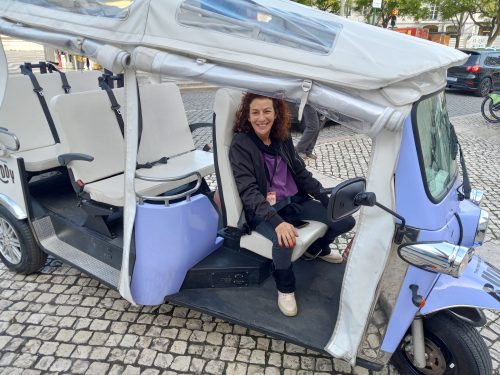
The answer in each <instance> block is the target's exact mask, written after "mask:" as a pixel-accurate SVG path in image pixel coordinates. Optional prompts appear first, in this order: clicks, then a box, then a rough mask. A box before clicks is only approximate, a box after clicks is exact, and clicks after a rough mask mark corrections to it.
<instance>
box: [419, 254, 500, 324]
mask: <svg viewBox="0 0 500 375" xmlns="http://www.w3.org/2000/svg"><path fill="white" fill-rule="evenodd" d="M454 307H479V308H485V309H494V310H500V271H499V270H498V269H497V268H496V267H494V266H493V265H491V264H489V263H488V262H486V261H484V260H483V259H481V258H480V257H479V256H477V255H476V256H474V257H473V258H472V260H471V261H470V262H469V265H468V266H467V268H466V270H465V271H464V273H463V274H462V275H461V276H460V277H459V278H458V279H457V278H454V277H451V276H449V275H440V276H439V278H438V280H437V281H436V284H435V285H434V288H433V289H432V291H431V292H430V293H429V295H428V296H427V302H426V304H425V306H424V307H423V308H422V309H421V311H420V313H421V314H422V315H427V314H430V313H433V312H436V311H439V310H443V309H450V308H454Z"/></svg>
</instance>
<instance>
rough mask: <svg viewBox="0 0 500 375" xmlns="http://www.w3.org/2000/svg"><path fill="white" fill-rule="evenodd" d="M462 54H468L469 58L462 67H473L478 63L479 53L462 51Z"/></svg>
mask: <svg viewBox="0 0 500 375" xmlns="http://www.w3.org/2000/svg"><path fill="white" fill-rule="evenodd" d="M462 52H464V53H467V54H469V58H468V59H467V61H466V62H465V63H464V64H463V65H474V64H477V63H478V62H479V56H480V55H479V53H471V52H470V51H462Z"/></svg>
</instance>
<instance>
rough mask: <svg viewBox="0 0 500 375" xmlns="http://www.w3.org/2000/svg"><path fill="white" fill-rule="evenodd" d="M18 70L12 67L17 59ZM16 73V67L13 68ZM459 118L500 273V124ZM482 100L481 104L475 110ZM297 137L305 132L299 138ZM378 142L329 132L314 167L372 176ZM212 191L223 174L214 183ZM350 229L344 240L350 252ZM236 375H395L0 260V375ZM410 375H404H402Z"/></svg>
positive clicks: (462, 101) (493, 317)
mask: <svg viewBox="0 0 500 375" xmlns="http://www.w3.org/2000/svg"><path fill="white" fill-rule="evenodd" d="M13 64H14V63H13ZM12 69H14V65H12ZM449 97H450V99H449V100H448V102H449V108H450V113H451V121H452V123H453V124H454V125H455V127H456V130H457V134H458V136H459V140H460V142H461V144H462V147H463V150H464V153H465V155H466V161H467V166H468V171H469V174H470V178H471V183H472V185H473V187H475V188H478V189H481V190H483V191H484V192H485V193H486V195H485V198H484V204H483V206H484V207H485V209H487V210H488V211H489V213H490V224H489V229H488V232H487V237H486V243H485V246H484V249H482V250H480V254H481V255H482V256H484V257H485V258H486V259H487V260H488V261H489V262H491V263H492V264H494V265H495V266H496V267H500V203H499V201H498V197H499V196H500V173H499V171H500V125H492V124H489V123H487V122H485V121H484V120H482V118H481V116H480V115H479V114H477V113H474V108H475V109H476V111H475V112H478V111H479V106H480V100H479V102H477V101H476V99H477V98H473V97H471V96H466V95H462V94H452V95H451V96H449ZM183 99H184V102H185V106H186V112H187V115H188V119H189V122H190V123H198V122H211V121H212V115H213V113H212V110H211V108H212V104H213V91H185V92H184V94H183ZM477 103H479V104H477ZM194 134H195V139H196V145H197V147H199V148H201V147H203V146H204V145H205V144H207V143H211V134H210V132H209V131H208V130H206V129H199V130H196V131H195V133H194ZM292 135H293V137H294V139H297V138H298V137H300V133H297V132H293V134H292ZM370 149H371V141H370V139H369V138H367V137H366V136H362V135H359V134H355V133H353V132H352V131H350V130H349V129H347V128H345V127H343V126H328V127H325V128H324V129H323V130H322V131H321V134H320V138H319V141H318V143H317V145H316V148H315V151H314V152H315V154H316V155H317V159H316V160H312V159H308V161H307V164H308V167H309V168H310V169H311V170H313V171H315V172H317V173H321V174H323V175H325V176H327V177H331V178H335V179H347V178H350V177H355V176H361V175H365V174H366V170H367V168H368V163H369V157H370ZM208 181H209V185H210V186H211V187H212V188H213V187H215V185H216V182H215V178H214V176H212V177H211V178H209V179H208ZM352 235H353V234H352V233H348V234H347V235H345V236H343V237H341V238H339V239H337V240H336V243H335V244H334V247H335V248H337V249H338V250H340V251H342V250H343V249H344V247H345V245H346V244H347V242H348V240H349V238H351V237H352ZM485 313H486V315H487V317H488V323H487V325H486V326H485V327H482V328H481V329H480V332H481V335H482V336H483V338H484V340H485V341H486V343H487V344H488V347H489V349H490V353H491V356H492V358H493V369H494V374H500V338H499V336H500V317H499V315H498V314H497V313H493V312H491V311H485ZM56 373H64V374H90V375H101V374H116V375H121V374H127V375H132V374H144V375H174V374H228V375H258V374H262V375H278V374H282V375H327V374H336V375H344V374H357V375H376V374H379V375H389V374H393V375H396V374H398V373H397V372H396V370H394V369H393V368H392V367H391V366H389V367H387V368H386V369H384V370H383V371H381V372H373V371H368V370H366V369H363V368H359V367H356V368H354V369H352V368H351V367H350V366H349V365H348V364H347V363H346V362H343V361H340V360H337V359H332V358H331V357H327V356H325V355H323V354H320V353H317V352H314V351H312V350H309V349H305V348H302V347H300V346H297V345H294V344H291V343H287V342H284V341H282V340H277V339H274V338H272V337H269V336H266V335H263V334H261V333H259V332H256V331H253V330H249V329H247V328H245V327H242V326H239V325H235V324H231V323H228V322H225V321H223V320H220V319H216V318H214V317H212V316H209V315H206V314H202V313H200V312H197V311H195V310H190V309H187V308H184V307H179V306H175V305H172V304H168V303H167V304H163V305H161V306H155V307H147V306H138V307H134V306H132V305H130V304H129V303H128V302H127V301H125V300H124V299H123V298H122V297H121V296H120V295H119V293H118V292H116V291H114V290H111V289H109V288H108V287H106V286H104V285H102V284H100V283H99V282H98V281H96V280H94V279H91V278H89V277H88V276H87V275H85V274H83V273H81V272H80V271H78V270H77V269H75V268H73V267H71V266H69V265H67V264H64V263H62V262H60V261H59V260H56V259H53V258H49V261H48V263H47V265H46V266H45V267H44V268H43V269H42V270H41V271H40V272H39V273H36V274H33V275H29V276H23V275H18V274H15V273H12V272H10V271H8V270H7V268H6V267H5V266H4V265H3V264H1V263H0V374H2V375H3V374H22V375H30V374H56ZM401 375H405V374H401Z"/></svg>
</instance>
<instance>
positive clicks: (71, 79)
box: [0, 71, 101, 151]
mask: <svg viewBox="0 0 500 375" xmlns="http://www.w3.org/2000/svg"><path fill="white" fill-rule="evenodd" d="M100 75H101V73H100V72H99V71H87V72H67V73H66V78H67V80H68V83H69V84H70V86H71V93H76V92H82V91H90V90H97V89H98V88H99V86H98V80H97V79H98V77H99V76H100ZM35 76H36V79H37V81H38V83H39V85H40V86H41V87H42V88H43V95H44V97H45V101H46V102H47V105H49V102H50V100H51V99H52V98H53V97H54V96H56V95H60V94H64V89H63V88H62V81H61V77H60V75H59V73H57V72H55V73H51V74H50V73H46V74H35ZM0 126H1V127H4V128H7V129H8V130H9V131H10V132H12V133H14V134H16V136H17V137H18V138H19V141H20V145H21V147H20V149H19V151H27V150H33V149H37V148H42V147H47V146H51V145H53V144H54V143H55V140H54V137H53V136H52V132H51V131H50V127H49V124H48V122H47V118H46V117H45V114H44V112H43V109H42V106H41V105H40V101H39V99H38V96H37V94H35V92H34V91H33V84H32V83H31V80H30V78H29V77H28V76H26V75H23V74H15V75H9V77H8V79H7V89H6V93H5V98H4V102H3V104H2V107H1V108H0Z"/></svg>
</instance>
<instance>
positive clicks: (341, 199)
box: [327, 177, 366, 221]
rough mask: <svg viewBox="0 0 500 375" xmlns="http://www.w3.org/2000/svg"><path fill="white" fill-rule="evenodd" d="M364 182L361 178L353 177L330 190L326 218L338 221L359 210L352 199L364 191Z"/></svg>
mask: <svg viewBox="0 0 500 375" xmlns="http://www.w3.org/2000/svg"><path fill="white" fill-rule="evenodd" d="M365 187H366V181H365V179H364V178H363V177H355V178H351V179H350V180H347V181H344V182H342V183H340V184H339V185H337V186H335V187H334V188H333V189H332V192H331V194H330V201H329V202H328V208H327V215H328V216H327V217H328V218H330V219H331V220H333V221H339V220H341V219H343V218H345V217H346V216H350V215H352V214H354V213H355V212H356V211H358V210H359V208H360V206H358V205H356V204H355V203H354V198H355V197H356V195H358V194H359V193H363V192H364V191H365Z"/></svg>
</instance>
